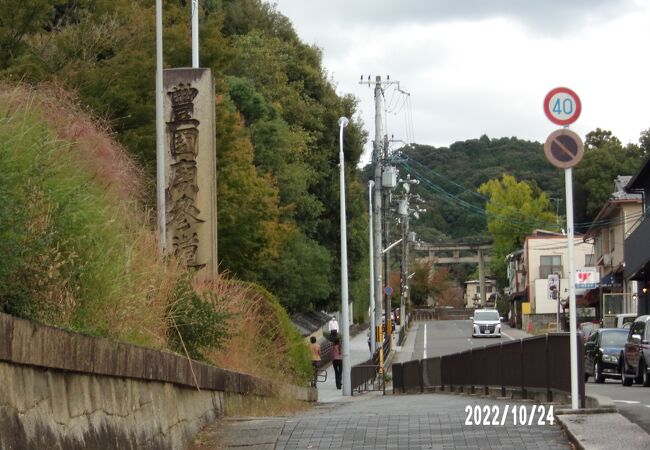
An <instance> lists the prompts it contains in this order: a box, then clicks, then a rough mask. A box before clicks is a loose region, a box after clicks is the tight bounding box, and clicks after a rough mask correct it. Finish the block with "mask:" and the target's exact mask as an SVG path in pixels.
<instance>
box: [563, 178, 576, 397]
mask: <svg viewBox="0 0 650 450" xmlns="http://www.w3.org/2000/svg"><path fill="white" fill-rule="evenodd" d="M564 184H565V188H566V220H567V250H568V258H569V264H568V266H569V274H568V278H569V340H570V344H569V345H570V357H571V408H572V409H578V407H579V402H578V337H577V325H576V312H577V311H576V291H575V268H574V265H575V263H574V261H573V253H574V252H573V250H574V242H573V173H572V169H571V168H570V167H569V168H568V169H564Z"/></svg>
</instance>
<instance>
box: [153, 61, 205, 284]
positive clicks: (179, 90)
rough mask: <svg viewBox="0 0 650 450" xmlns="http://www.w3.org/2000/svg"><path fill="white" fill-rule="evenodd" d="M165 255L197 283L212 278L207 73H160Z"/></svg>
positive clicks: (180, 71) (185, 69)
mask: <svg viewBox="0 0 650 450" xmlns="http://www.w3.org/2000/svg"><path fill="white" fill-rule="evenodd" d="M163 86H164V89H165V101H164V115H165V122H166V139H165V166H166V178H165V179H166V183H165V188H166V189H165V200H166V208H165V209H166V221H167V252H168V253H169V254H174V255H176V256H177V257H179V258H180V259H181V261H183V262H184V263H185V265H186V266H187V267H189V268H194V269H196V270H197V271H198V274H199V276H200V277H202V278H208V279H211V278H214V277H215V276H216V274H217V180H216V177H217V171H216V169H217V168H216V151H215V117H214V116H215V111H214V108H215V97H214V81H213V78H212V73H211V71H210V69H189V68H182V69H166V70H165V71H164V73H163Z"/></svg>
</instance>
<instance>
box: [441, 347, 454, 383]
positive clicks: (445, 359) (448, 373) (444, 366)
mask: <svg viewBox="0 0 650 450" xmlns="http://www.w3.org/2000/svg"><path fill="white" fill-rule="evenodd" d="M457 354H458V353H452V354H451V355H443V356H441V357H440V374H441V377H442V380H441V384H442V386H450V385H452V384H454V361H453V360H454V358H455V357H456V355H457Z"/></svg>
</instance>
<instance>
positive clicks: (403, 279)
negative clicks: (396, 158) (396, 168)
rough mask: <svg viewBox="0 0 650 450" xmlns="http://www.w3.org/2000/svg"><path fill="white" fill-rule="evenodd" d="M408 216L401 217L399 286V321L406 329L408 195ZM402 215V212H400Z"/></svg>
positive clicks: (407, 202) (407, 201)
mask: <svg viewBox="0 0 650 450" xmlns="http://www.w3.org/2000/svg"><path fill="white" fill-rule="evenodd" d="M405 197H406V200H405V201H406V215H402V217H401V225H402V261H401V264H400V280H399V285H400V293H399V294H400V295H399V297H400V309H399V320H400V326H402V327H404V319H405V317H406V293H407V290H408V287H407V286H408V259H407V258H408V248H409V245H408V234H409V215H408V207H409V195H408V193H407V194H406V196H405ZM400 215H401V211H400Z"/></svg>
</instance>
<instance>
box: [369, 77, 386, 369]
mask: <svg viewBox="0 0 650 450" xmlns="http://www.w3.org/2000/svg"><path fill="white" fill-rule="evenodd" d="M380 139H381V77H380V76H377V77H376V78H375V140H374V142H373V152H372V161H373V164H374V165H375V191H374V195H373V205H372V216H373V220H374V222H373V243H374V246H375V251H374V257H375V280H374V283H375V327H376V329H375V333H376V343H377V347H378V348H379V371H380V372H382V373H383V370H384V352H383V345H382V344H383V342H384V335H383V333H382V329H381V316H382V301H381V300H382V293H383V292H384V287H383V281H382V274H383V267H382V256H383V253H382V236H381V222H382V215H381V213H382V210H381V200H382V199H381V191H382V187H381V172H382V155H381V150H382V149H381V146H382V141H381V140H380ZM375 350H376V349H374V348H373V349H372V351H373V354H374V352H375Z"/></svg>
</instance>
